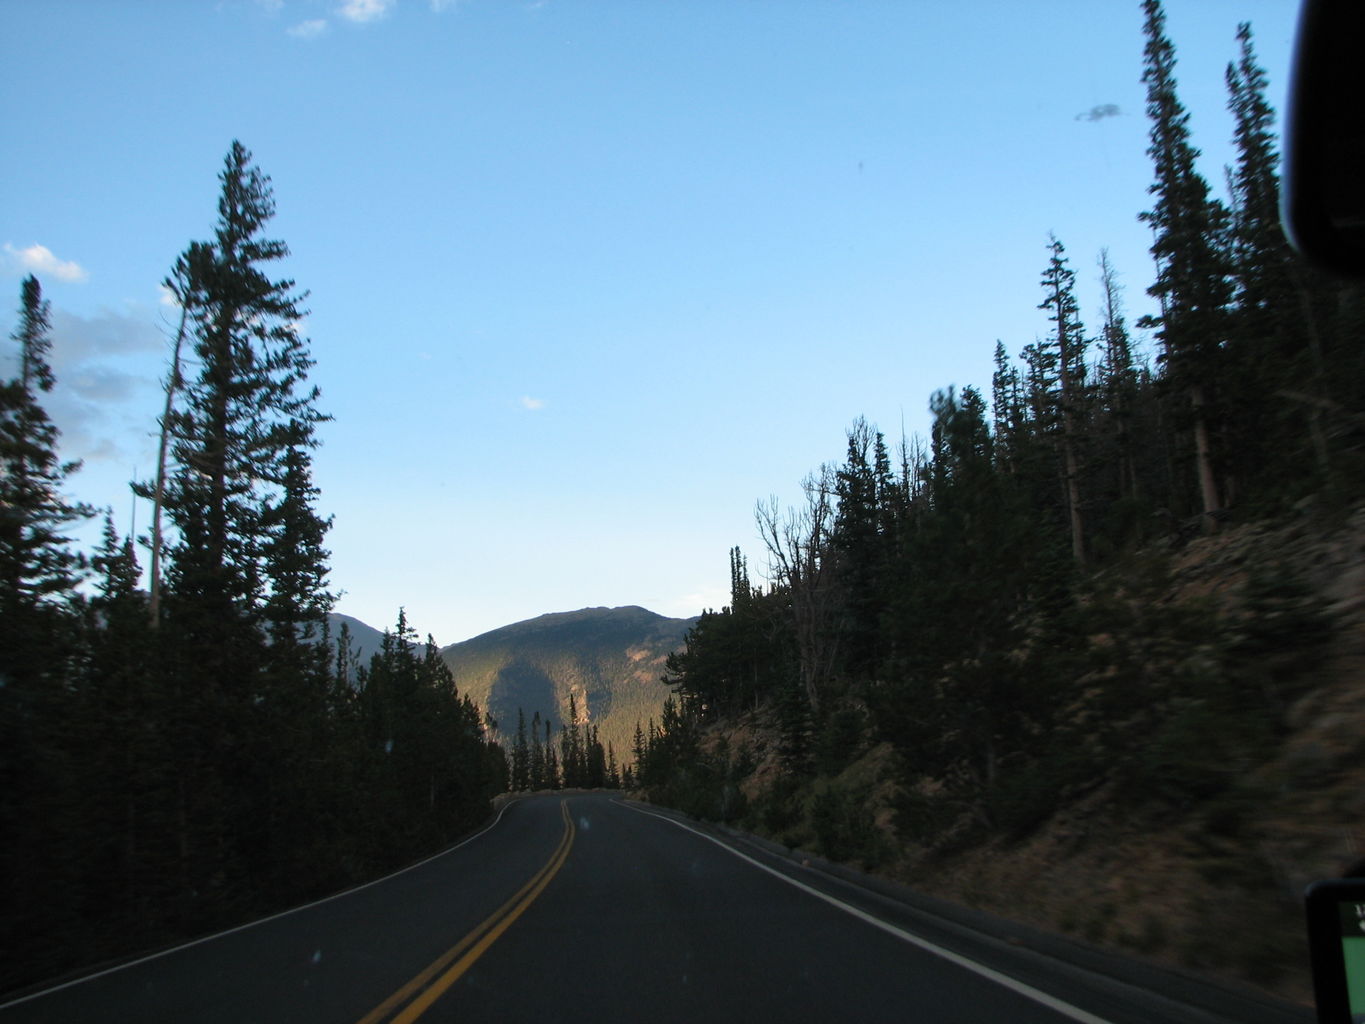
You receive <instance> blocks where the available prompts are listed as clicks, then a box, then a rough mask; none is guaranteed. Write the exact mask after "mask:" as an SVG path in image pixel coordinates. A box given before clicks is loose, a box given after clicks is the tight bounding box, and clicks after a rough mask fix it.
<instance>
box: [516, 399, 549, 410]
mask: <svg viewBox="0 0 1365 1024" xmlns="http://www.w3.org/2000/svg"><path fill="white" fill-rule="evenodd" d="M521 407H522V408H523V409H530V410H531V411H532V412H534V411H535V410H537V409H544V408H545V399H543V398H532V397H531V396H530V395H522V396H521Z"/></svg>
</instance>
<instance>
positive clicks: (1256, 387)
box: [638, 0, 1365, 856]
mask: <svg viewBox="0 0 1365 1024" xmlns="http://www.w3.org/2000/svg"><path fill="white" fill-rule="evenodd" d="M1143 9H1144V12H1145V16H1146V26H1145V31H1146V47H1145V51H1144V53H1145V62H1144V75H1143V81H1144V83H1145V84H1146V86H1147V96H1148V107H1147V112H1148V115H1149V118H1150V122H1151V136H1150V137H1151V146H1150V149H1149V153H1150V155H1151V157H1152V159H1153V164H1154V168H1155V171H1156V175H1155V180H1154V182H1153V184H1152V186H1151V188H1150V192H1151V197H1152V200H1151V207H1150V209H1149V210H1148V211H1147V212H1144V213H1142V214H1140V217H1141V219H1142V220H1144V221H1146V222H1148V223H1150V225H1151V227H1152V230H1153V238H1154V242H1153V246H1152V252H1153V254H1154V256H1155V258H1156V265H1157V274H1156V280H1155V281H1154V282H1153V283H1152V285H1151V286H1150V288H1149V289H1148V291H1149V293H1150V294H1151V295H1153V296H1154V297H1155V298H1156V299H1158V300H1159V306H1160V310H1161V313H1160V315H1159V316H1153V317H1147V318H1144V319H1143V320H1142V321H1141V322H1140V323H1139V324H1138V326H1139V327H1142V328H1145V329H1150V330H1151V331H1152V336H1153V337H1154V339H1155V341H1156V342H1157V354H1156V358H1155V360H1154V361H1152V362H1149V361H1147V360H1146V359H1144V358H1143V357H1142V356H1141V355H1140V353H1139V347H1138V346H1136V345H1135V344H1134V340H1133V335H1132V333H1131V332H1130V328H1129V325H1128V323H1127V321H1126V319H1125V316H1124V312H1123V306H1122V302H1121V296H1120V290H1119V288H1118V285H1117V283H1116V272H1115V269H1114V268H1113V266H1112V265H1111V264H1110V261H1109V259H1108V257H1107V255H1105V254H1104V253H1101V254H1099V258H1098V268H1099V269H1098V273H1099V276H1100V279H1101V280H1102V283H1103V290H1102V295H1103V301H1102V304H1101V306H1100V308H1099V309H1098V310H1096V311H1095V312H1094V313H1092V314H1091V315H1090V316H1089V318H1088V320H1085V321H1083V319H1082V314H1081V310H1080V307H1079V303H1078V301H1077V298H1076V291H1075V274H1076V271H1075V269H1074V268H1073V265H1072V263H1071V261H1070V258H1069V256H1068V254H1067V252H1066V250H1065V248H1064V247H1063V244H1062V242H1061V241H1060V240H1059V239H1058V238H1056V237H1053V238H1050V239H1049V240H1048V243H1047V245H1046V247H1045V248H1040V253H1039V264H1040V291H1039V308H1040V310H1041V311H1042V316H1041V317H1040V320H1042V319H1045V321H1046V323H1047V325H1048V327H1047V330H1046V333H1045V335H1044V336H1042V337H1040V338H1039V339H1038V340H1036V341H1034V342H1032V343H1030V344H1026V345H1023V346H1022V348H1021V349H1020V350H1019V352H1018V355H1017V357H1016V358H1011V356H1010V354H1009V351H1010V350H1009V348H1007V346H1006V345H1004V344H1001V343H997V345H996V349H995V354H996V358H995V366H996V369H995V373H994V376H993V378H992V380H991V386H990V390H989V391H988V392H983V391H981V390H979V389H977V388H974V387H965V388H962V389H961V390H953V389H948V390H945V391H941V392H938V393H936V394H935V395H934V396H933V397H932V399H931V401H930V410H931V413H932V417H933V419H932V427H931V433H930V436H929V439H928V441H927V443H924V442H918V441H904V440H903V441H902V443H901V444H900V446H899V447H898V448H894V447H893V448H888V445H887V443H886V441H885V439H884V438H883V436H882V434H880V433H879V432H878V431H877V430H876V429H875V428H874V427H872V426H871V425H869V424H867V423H866V422H863V421H862V420H859V421H857V422H856V423H855V424H854V425H853V427H852V429H851V430H850V431H849V433H848V437H847V451H846V456H845V458H844V460H843V462H842V463H841V464H839V465H833V466H824V467H822V468H821V469H820V470H819V471H818V472H816V473H814V474H812V475H811V476H810V477H809V478H808V479H807V480H806V481H805V484H804V491H805V500H804V503H803V504H802V505H801V506H800V507H799V508H796V509H793V510H789V511H785V512H784V511H783V510H781V509H780V508H778V507H777V506H776V505H775V504H773V503H769V504H764V505H761V506H760V507H759V509H758V514H757V521H758V527H759V532H760V534H761V536H762V539H763V542H764V546H765V547H766V555H767V560H768V565H769V571H768V578H769V580H770V584H769V585H768V586H767V587H766V588H760V587H756V586H754V585H753V584H751V582H750V580H749V575H748V567H747V564H746V561H745V559H744V557H743V556H742V555H741V553H740V552H739V550H738V549H735V550H734V551H732V552H731V601H730V604H729V606H728V607H725V608H723V609H722V610H721V611H719V612H708V613H706V614H705V615H703V616H702V618H701V620H700V621H699V622H698V623H697V625H696V626H695V627H694V628H693V630H692V631H691V633H690V634H689V636H688V638H687V642H686V647H685V649H684V650H682V651H680V652H678V653H677V654H675V655H674V656H673V657H672V658H671V659H670V661H669V663H668V675H667V677H666V681H667V682H669V683H671V684H672V686H673V688H674V692H675V694H676V702H675V703H673V704H670V706H669V707H668V708H667V709H666V711H665V716H664V721H663V722H662V723H661V725H660V726H659V727H657V728H654V727H651V729H650V735H649V737H647V742H646V743H645V744H644V746H643V750H642V751H641V754H642V757H641V759H640V761H639V762H638V764H639V768H638V771H639V778H640V780H641V782H642V783H643V784H644V785H645V786H646V787H647V788H648V789H649V790H650V791H651V792H652V794H653V795H655V796H656V797H657V798H659V799H662V800H668V801H671V802H674V803H677V804H682V805H684V806H686V807H688V809H691V810H694V811H696V812H698V813H705V814H711V815H717V814H720V815H725V816H734V815H736V814H742V813H749V814H751V815H752V814H753V813H756V812H755V811H753V809H750V810H749V811H748V812H746V811H745V809H744V808H743V806H742V804H743V801H741V800H739V799H738V793H737V790H736V788H735V785H734V783H735V781H736V780H737V779H738V778H740V777H742V776H743V775H744V774H745V773H746V772H747V771H748V770H749V769H750V768H751V767H752V766H749V765H737V764H735V763H734V759H732V758H727V757H725V756H723V755H724V751H721V752H719V753H714V752H713V753H710V754H704V753H702V752H701V750H700V749H699V747H698V730H699V729H700V727H701V726H703V725H704V724H705V723H707V722H708V721H713V720H715V719H717V718H734V717H735V716H738V715H740V714H742V713H744V712H747V711H751V710H754V709H756V708H760V707H762V708H766V709H768V711H769V712H770V714H771V715H772V717H773V719H774V720H775V721H777V722H778V723H779V724H780V728H781V735H782V758H783V763H784V766H785V768H786V772H785V779H784V780H783V781H782V782H781V784H780V785H779V786H778V787H777V788H776V789H775V790H774V794H775V796H774V797H773V801H774V802H773V803H772V805H770V806H769V807H768V808H767V810H766V811H765V812H764V813H765V814H767V815H769V816H770V817H771V819H772V820H771V821H769V822H768V823H769V824H770V825H772V826H773V827H779V826H780V825H781V822H782V821H783V815H784V814H785V813H786V811H784V810H783V809H782V808H781V807H780V806H778V805H779V804H780V802H781V800H780V798H781V795H782V793H784V792H786V793H789V794H790V793H791V792H794V790H795V788H796V787H797V786H798V785H799V784H800V780H802V779H811V778H816V777H820V776H824V777H826V778H831V777H833V776H834V775H836V774H838V773H839V772H840V770H841V769H843V768H844V767H845V766H847V765H848V764H849V763H850V762H851V761H852V760H854V759H855V758H856V757H857V755H858V754H859V753H861V752H863V751H865V750H867V749H869V748H870V747H871V746H872V745H873V744H875V743H879V742H883V741H889V743H890V744H891V746H892V747H893V748H894V751H895V754H896V762H897V764H898V765H899V766H900V771H901V775H902V782H903V787H902V788H903V792H904V794H905V795H904V796H903V805H902V807H901V808H900V810H901V816H900V819H899V820H900V821H901V823H902V825H903V826H905V827H907V828H909V829H910V830H911V832H912V833H913V834H915V835H916V836H918V837H921V838H923V837H932V836H933V835H934V834H936V831H941V830H942V829H946V828H948V827H949V826H950V825H951V827H952V828H956V829H960V828H962V827H964V826H963V822H964V821H970V822H973V823H974V827H977V828H982V829H986V830H988V831H990V832H1000V831H1002V830H1003V831H1004V832H1006V833H1017V832H1018V831H1019V830H1026V829H1028V828H1030V827H1032V826H1033V825H1034V824H1036V823H1037V822H1039V821H1040V820H1042V819H1043V818H1044V817H1046V816H1047V815H1048V814H1049V813H1050V812H1051V811H1052V810H1053V809H1055V808H1056V807H1057V806H1059V803H1060V802H1061V801H1063V800H1065V799H1068V798H1070V797H1074V796H1075V795H1076V794H1077V793H1079V792H1082V791H1084V789H1085V787H1087V786H1089V787H1093V786H1095V785H1098V784H1101V783H1104V782H1112V783H1114V784H1116V785H1119V786H1120V787H1121V788H1122V789H1123V790H1124V791H1125V792H1129V793H1139V792H1140V793H1141V794H1143V795H1145V796H1150V797H1153V798H1156V799H1165V800H1171V801H1174V802H1176V803H1180V802H1181V801H1186V800H1189V799H1198V798H1204V797H1211V796H1216V795H1217V794H1220V793H1222V794H1228V793H1230V792H1231V790H1232V789H1233V788H1235V787H1236V786H1237V785H1238V784H1239V783H1238V782H1237V780H1238V778H1239V773H1242V772H1244V771H1245V769H1246V768H1247V766H1248V765H1249V764H1254V763H1256V759H1257V758H1258V757H1260V756H1261V755H1262V754H1263V753H1264V751H1265V749H1266V744H1267V743H1268V742H1270V740H1271V738H1273V737H1274V736H1275V735H1276V733H1277V730H1280V729H1282V726H1283V722H1282V718H1283V711H1284V709H1285V706H1286V704H1287V701H1288V699H1289V698H1290V697H1291V696H1292V695H1293V694H1292V693H1290V692H1288V687H1290V686H1292V685H1294V684H1291V683H1289V682H1287V681H1286V680H1288V679H1289V678H1290V677H1291V675H1292V672H1293V670H1294V669H1293V667H1292V665H1291V664H1290V663H1293V662H1295V661H1297V662H1298V663H1299V664H1298V668H1299V669H1300V670H1301V669H1302V666H1303V664H1305V663H1307V662H1306V654H1307V652H1308V651H1310V650H1311V649H1312V648H1313V646H1314V644H1316V643H1318V642H1319V641H1320V640H1321V639H1322V636H1323V623H1322V621H1321V619H1320V618H1319V617H1318V616H1316V615H1315V614H1314V613H1313V611H1312V610H1311V608H1309V607H1308V605H1307V604H1306V603H1305V601H1304V588H1303V587H1302V585H1301V584H1300V583H1299V582H1297V581H1296V580H1295V579H1293V578H1292V575H1287V574H1285V573H1283V572H1280V571H1278V568H1277V567H1276V566H1273V565H1267V566H1262V567H1260V569H1259V570H1257V571H1256V572H1253V574H1252V579H1251V580H1250V581H1249V583H1248V584H1247V588H1246V600H1245V607H1244V609H1243V610H1244V612H1245V614H1244V615H1242V616H1241V617H1240V618H1235V619H1233V618H1229V616H1228V614H1227V612H1226V610H1225V609H1219V608H1218V607H1216V606H1214V605H1213V604H1212V603H1210V604H1199V603H1197V602H1185V603H1181V604H1178V605H1177V604H1172V603H1170V602H1168V601H1165V600H1158V598H1160V597H1161V596H1162V595H1164V594H1167V593H1168V592H1169V590H1168V587H1169V583H1168V578H1167V574H1168V559H1167V558H1165V557H1162V553H1163V552H1169V551H1170V550H1171V549H1172V548H1173V547H1176V546H1178V545H1180V544H1182V543H1184V542H1185V541H1187V540H1189V539H1190V538H1192V537H1194V536H1197V535H1199V534H1200V533H1215V532H1217V531H1219V530H1220V529H1227V528H1228V526H1229V525H1230V524H1231V523H1235V522H1238V521H1241V522H1246V521H1250V520H1268V519H1273V518H1275V517H1277V516H1283V515H1286V514H1290V513H1296V514H1302V513H1303V512H1304V511H1305V510H1306V509H1313V510H1315V514H1318V515H1321V516H1323V517H1324V518H1325V519H1330V517H1331V515H1332V514H1333V510H1340V509H1344V508H1347V507H1349V503H1350V502H1353V501H1357V500H1359V498H1360V496H1361V493H1362V482H1363V481H1365V415H1362V411H1363V410H1365V347H1363V346H1362V345H1361V338H1362V330H1363V329H1365V302H1363V301H1362V295H1361V291H1360V288H1359V286H1358V285H1356V284H1343V283H1341V282H1338V281H1335V280H1332V279H1328V278H1327V277H1325V276H1323V275H1321V274H1319V273H1317V272H1316V271H1314V270H1313V269H1312V268H1311V267H1309V266H1306V265H1305V264H1304V263H1303V262H1302V261H1301V260H1300V259H1299V258H1298V257H1297V256H1296V254H1295V253H1294V252H1293V251H1292V250H1291V249H1290V248H1289V247H1288V245H1287V244H1286V242H1285V240H1284V237H1283V235H1282V233H1281V231H1280V227H1279V221H1278V214H1277V206H1278V181H1277V177H1276V173H1277V172H1276V167H1277V160H1278V158H1277V154H1276V151H1275V147H1276V142H1275V136H1274V123H1273V122H1274V116H1273V111H1272V110H1271V108H1270V106H1269V105H1268V103H1267V101H1266V76H1265V74H1264V72H1263V71H1262V70H1261V69H1260V67H1259V66H1258V65H1257V63H1256V58H1255V54H1254V51H1253V47H1252V36H1251V31H1250V28H1249V26H1246V25H1242V26H1240V27H1239V29H1238V31H1237V34H1236V43H1237V57H1236V59H1235V60H1233V61H1232V62H1231V63H1230V64H1229V65H1228V68H1227V82H1228V88H1229V103H1228V106H1229V110H1230V111H1231V114H1232V117H1233V124H1234V136H1235V141H1236V147H1237V163H1236V165H1235V166H1234V167H1232V168H1229V169H1228V175H1227V180H1228V185H1229V191H1228V194H1227V196H1226V197H1225V198H1223V199H1219V198H1216V197H1215V196H1213V195H1212V193H1211V190H1210V189H1209V187H1208V185H1207V183H1206V182H1205V180H1204V179H1203V178H1202V177H1201V176H1200V174H1199V172H1198V171H1197V169H1196V166H1195V159H1196V157H1197V150H1195V149H1194V148H1193V145H1192V142H1191V139H1190V136H1189V129H1188V116H1187V114H1186V113H1185V111H1184V109H1183V108H1182V106H1181V104H1180V102H1179V100H1178V98H1177V92H1176V81H1175V76H1174V66H1175V60H1174V49H1173V47H1172V44H1171V42H1170V40H1169V39H1168V38H1167V37H1166V35H1165V22H1164V15H1163V12H1162V10H1161V6H1160V4H1159V2H1157V0H1147V2H1146V3H1144V4H1143ZM1294 678H1298V677H1294ZM807 792H808V793H809V792H811V790H809V789H808V790H807ZM817 795H818V796H819V800H824V801H825V803H824V804H823V805H821V806H817V807H816V808H815V818H816V828H817V831H819V830H820V829H821V828H822V827H824V828H825V829H826V830H827V833H826V834H827V836H828V843H827V845H828V847H829V849H831V850H834V848H835V847H836V846H837V847H839V848H840V849H841V850H843V851H844V852H847V850H848V849H850V848H860V844H864V843H870V842H872V838H871V836H872V830H871V828H870V821H869V820H866V819H865V818H860V817H859V815H860V814H864V813H865V812H863V811H862V810H860V808H859V807H858V806H857V804H856V801H852V800H849V801H845V802H843V803H841V802H840V798H839V796H838V794H837V792H836V790H834V789H823V788H821V789H818V791H817ZM1229 799H1230V798H1229ZM819 800H817V803H819ZM822 823H823V825H822ZM850 836H854V837H855V838H854V839H852V840H850V839H849V837H850ZM850 844H851V846H850ZM861 852H862V853H863V854H865V855H867V856H871V854H870V853H869V851H868V850H867V849H865V848H862V849H861Z"/></svg>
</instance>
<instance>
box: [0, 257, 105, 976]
mask: <svg viewBox="0 0 1365 1024" xmlns="http://www.w3.org/2000/svg"><path fill="white" fill-rule="evenodd" d="M50 331H51V315H50V310H49V306H48V303H47V301H46V300H45V299H44V298H43V294H42V288H41V286H40V285H39V283H38V280H37V279H36V278H34V277H31V276H30V277H28V278H25V280H24V282H23V285H22V288H21V305H20V309H19V324H18V326H17V328H16V329H15V331H14V333H13V334H12V335H11V338H12V340H13V341H14V342H16V343H17V344H18V346H19V351H18V353H17V364H18V374H17V376H15V377H14V378H12V379H11V380H8V381H6V382H4V383H3V384H0V836H3V837H4V838H3V840H0V904H3V905H4V907H5V908H6V909H5V913H4V914H3V915H0V918H3V920H2V921H0V947H3V948H5V949H7V950H16V949H19V948H25V949H27V950H28V951H29V952H28V956H29V957H30V958H31V960H33V961H34V962H37V963H40V964H42V965H43V966H44V968H46V969H48V970H51V969H54V968H55V967H59V966H61V965H62V963H63V960H62V957H63V956H65V955H66V954H64V953H63V952H62V947H63V932H64V931H65V930H67V929H68V928H69V927H70V921H69V920H68V915H72V914H75V913H76V912H77V908H76V906H75V901H76V897H77V891H76V887H75V879H73V877H72V870H73V868H74V865H73V864H72V861H73V858H74V856H75V855H76V851H75V850H74V849H73V846H72V843H71V842H70V841H69V832H70V831H71V829H72V824H73V823H72V821H71V820H70V818H69V817H68V814H67V812H68V810H69V807H70V797H71V793H72V788H73V783H74V779H73V773H72V771H71V767H70V765H69V764H68V763H67V761H66V759H65V756H64V755H65V752H66V750H67V748H68V744H67V742H65V739H66V737H65V733H64V730H66V729H68V727H69V726H70V725H71V720H70V716H71V713H72V710H73V708H72V701H71V683H72V670H73V667H74V666H73V660H74V655H75V653H76V652H75V643H74V633H75V619H74V616H73V615H72V613H71V610H70V606H71V602H72V599H73V596H74V588H75V586H76V584H77V582H78V580H79V578H80V576H81V573H82V569H83V562H84V560H83V558H82V556H80V555H79V554H78V553H77V552H75V551H73V550H72V549H71V546H70V539H69V538H68V537H67V536H66V530H67V529H68V528H70V527H71V526H72V525H74V524H75V523H77V522H79V521H80V520H82V519H84V518H86V517H87V516H89V515H90V510H89V509H88V508H87V507H85V506H84V505H80V504H77V503H73V502H71V501H69V500H68V499H67V498H66V497H64V496H63V494H62V490H63V488H64V486H65V484H66V481H67V477H68V476H69V475H70V474H71V473H72V472H73V471H74V470H75V468H76V466H75V464H74V463H64V462H62V461H61V458H60V456H59V455H58V452H57V442H58V436H59V435H58V431H57V427H56V426H55V425H54V424H53V423H52V421H51V420H50V419H49V418H48V415H47V412H46V410H45V409H44V408H43V405H42V402H41V398H40V396H41V395H43V394H45V393H47V392H49V391H51V390H52V387H53V385H54V383H55V378H54V376H53V373H52V369H51V367H50V365H49V364H48V352H49V351H50V348H51V337H50ZM64 832H65V833H67V834H64Z"/></svg>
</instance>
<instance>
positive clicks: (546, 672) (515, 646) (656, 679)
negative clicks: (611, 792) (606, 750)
mask: <svg viewBox="0 0 1365 1024" xmlns="http://www.w3.org/2000/svg"><path fill="white" fill-rule="evenodd" d="M696 621H697V620H696V619H695V618H691V619H671V618H668V617H666V616H663V615H658V614H656V613H655V612H651V611H649V610H647V609H645V608H640V607H638V606H636V605H627V606H624V607H620V608H580V609H579V610H577V611H571V612H552V613H550V614H547V615H541V616H538V617H536V618H534V619H526V620H524V621H522V622H515V623H512V624H511V625H508V626H503V627H501V628H499V629H494V630H491V631H489V632H487V633H482V634H480V635H479V636H476V637H473V638H471V639H469V640H465V641H462V642H461V643H457V644H451V645H450V646H449V647H445V648H443V649H442V650H441V656H442V657H443V658H445V660H446V664H448V665H449V666H450V669H451V672H452V673H453V674H454V676H455V683H456V685H457V686H458V687H459V689H460V692H461V693H463V694H468V695H469V696H470V697H471V698H472V699H473V700H474V701H475V702H476V703H477V704H478V705H479V706H480V707H482V708H483V709H484V710H485V711H487V712H488V713H489V714H491V715H492V716H493V718H495V719H496V720H497V721H498V724H499V727H500V731H501V733H502V738H503V740H504V742H510V741H511V739H512V738H513V737H514V736H515V735H516V729H517V710H518V709H519V708H520V709H521V710H522V711H523V712H524V713H525V715H526V722H527V725H528V726H529V725H530V723H531V719H532V716H533V715H534V714H535V713H536V712H537V711H538V712H540V716H541V719H542V721H544V720H547V719H548V720H549V722H550V724H551V727H552V728H553V730H554V732H555V734H556V736H557V735H558V732H559V728H560V725H561V724H562V723H563V721H564V720H565V719H566V718H567V717H568V713H569V695H570V694H573V696H574V699H575V702H576V703H577V705H578V709H579V714H580V718H582V717H586V718H587V720H588V722H589V723H590V724H593V725H596V726H597V728H598V736H599V738H600V739H601V741H602V743H603V744H604V745H605V744H606V743H607V742H608V741H610V742H611V744H612V746H613V747H614V748H615V750H616V754H617V759H618V761H621V760H628V759H629V756H630V746H631V741H632V738H633V736H634V732H635V724H636V722H640V723H642V724H644V723H647V722H648V720H649V719H650V718H654V719H656V720H657V719H658V717H659V710H660V708H661V707H662V706H663V702H664V699H665V698H666V697H667V696H668V694H669V690H668V687H667V686H665V685H664V684H663V683H662V682H661V680H660V677H661V676H662V675H663V673H664V661H665V659H666V658H667V657H668V655H669V654H670V653H671V652H672V651H675V650H677V649H679V648H680V647H682V645H683V637H684V636H685V635H686V633H687V630H688V629H689V628H690V627H691V626H692V624H693V623H695V622H696Z"/></svg>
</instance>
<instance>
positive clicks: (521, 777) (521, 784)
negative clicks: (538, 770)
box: [511, 708, 540, 793]
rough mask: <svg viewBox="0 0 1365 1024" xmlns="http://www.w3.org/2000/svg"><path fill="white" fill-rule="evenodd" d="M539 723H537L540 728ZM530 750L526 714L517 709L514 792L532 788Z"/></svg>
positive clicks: (513, 755) (514, 741) (514, 743)
mask: <svg viewBox="0 0 1365 1024" xmlns="http://www.w3.org/2000/svg"><path fill="white" fill-rule="evenodd" d="M539 724H540V723H539V722H537V723H536V725H537V726H539ZM530 764H531V762H530V749H529V747H528V745H527V742H526V712H525V711H523V710H522V709H521V708H517V735H516V738H515V739H513V741H512V782H511V785H512V792H514V793H519V792H521V791H522V790H526V789H530V788H531V779H530Z"/></svg>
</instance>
